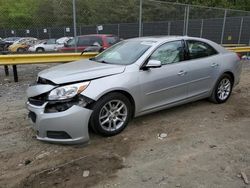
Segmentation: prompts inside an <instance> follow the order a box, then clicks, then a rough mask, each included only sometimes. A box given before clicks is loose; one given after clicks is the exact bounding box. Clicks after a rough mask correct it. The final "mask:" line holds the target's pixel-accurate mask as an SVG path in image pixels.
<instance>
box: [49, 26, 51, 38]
mask: <svg viewBox="0 0 250 188" xmlns="http://www.w3.org/2000/svg"><path fill="white" fill-rule="evenodd" d="M48 32H49V38H51V28H48Z"/></svg>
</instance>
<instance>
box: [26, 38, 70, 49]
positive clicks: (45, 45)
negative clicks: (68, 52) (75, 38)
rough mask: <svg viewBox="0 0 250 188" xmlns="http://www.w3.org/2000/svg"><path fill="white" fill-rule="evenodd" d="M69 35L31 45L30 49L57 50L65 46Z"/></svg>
mask: <svg viewBox="0 0 250 188" xmlns="http://www.w3.org/2000/svg"><path fill="white" fill-rule="evenodd" d="M69 39H70V38H69V37H62V38H59V39H57V40H56V39H48V40H46V41H44V42H42V43H38V44H35V45H34V46H31V47H30V48H29V49H28V51H30V52H52V51H57V49H58V48H60V47H63V46H64V43H65V42H67V41H68V40H69Z"/></svg>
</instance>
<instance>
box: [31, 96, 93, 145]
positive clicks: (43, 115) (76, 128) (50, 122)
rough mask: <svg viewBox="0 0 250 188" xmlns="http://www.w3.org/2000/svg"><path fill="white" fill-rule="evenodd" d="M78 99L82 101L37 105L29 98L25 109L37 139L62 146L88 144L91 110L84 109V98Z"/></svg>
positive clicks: (47, 102)
mask: <svg viewBox="0 0 250 188" xmlns="http://www.w3.org/2000/svg"><path fill="white" fill-rule="evenodd" d="M79 98H81V99H82V100H80V101H79V100H77V101H73V102H72V101H67V102H63V101H62V102H56V103H51V102H49V101H44V103H38V102H37V101H33V100H30V99H32V97H30V98H29V101H28V102H27V108H28V110H29V117H30V118H31V120H32V122H33V124H34V126H33V128H34V129H35V130H36V133H37V135H36V136H37V139H38V140H41V141H47V142H53V143H62V144H78V143H86V142H88V141H89V133H88V124H89V118H90V116H91V113H92V110H91V109H88V108H85V107H84V106H85V105H86V104H87V102H86V103H84V100H83V99H84V96H79ZM86 100H87V99H86ZM88 102H89V101H88Z"/></svg>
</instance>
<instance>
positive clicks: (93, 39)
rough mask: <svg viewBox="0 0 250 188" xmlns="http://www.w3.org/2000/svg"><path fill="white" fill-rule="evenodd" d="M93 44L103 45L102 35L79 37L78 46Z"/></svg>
mask: <svg viewBox="0 0 250 188" xmlns="http://www.w3.org/2000/svg"><path fill="white" fill-rule="evenodd" d="M92 45H100V46H102V45H103V42H102V39H101V37H97V36H86V37H79V38H78V46H92Z"/></svg>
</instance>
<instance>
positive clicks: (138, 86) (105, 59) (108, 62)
mask: <svg viewBox="0 0 250 188" xmlns="http://www.w3.org/2000/svg"><path fill="white" fill-rule="evenodd" d="M241 68H242V63H241V60H240V58H239V57H238V55H237V54H236V53H234V52H231V51H228V50H226V49H225V48H223V47H222V46H220V45H218V44H216V43H214V42H212V41H210V40H206V39H202V38H195V37H187V36H183V37H182V36H180V37H178V36H172V37H171V36H169V37H167V36H166V37H164V36H162V37H142V38H135V39H129V40H124V41H121V42H119V43H118V44H115V45H114V46H112V47H110V48H108V49H107V50H105V51H103V52H102V53H100V54H99V55H97V56H96V57H94V58H90V59H89V60H79V61H76V62H73V63H66V64H63V65H59V66H55V67H52V68H50V69H47V70H44V71H42V72H40V73H39V74H38V78H37V84H35V85H32V86H30V87H29V88H28V90H27V95H28V103H27V107H28V109H29V111H30V113H29V116H30V117H31V119H32V121H33V122H34V124H35V125H34V128H35V130H36V133H37V138H38V139H39V140H43V141H49V142H58V143H80V142H86V141H88V140H89V134H88V130H89V126H90V127H91V128H92V130H94V131H95V132H97V133H99V134H101V135H104V136H113V135H116V134H118V133H120V132H121V131H122V130H123V129H124V128H125V127H126V126H127V124H128V123H129V121H130V120H131V118H133V117H137V116H141V115H144V114H148V113H152V112H155V111H158V110H163V109H166V108H170V107H173V106H176V105H180V104H184V103H188V102H192V101H196V100H200V99H205V98H209V99H210V100H211V101H212V102H214V103H224V102H226V101H227V100H228V99H229V97H230V95H231V93H232V89H233V87H234V86H236V85H237V84H238V83H239V81H240V74H241Z"/></svg>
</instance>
